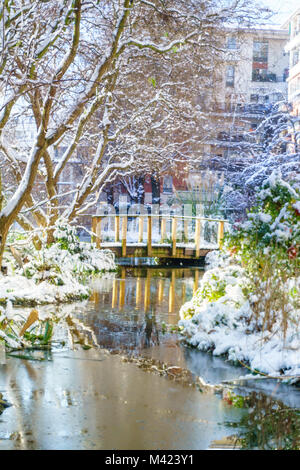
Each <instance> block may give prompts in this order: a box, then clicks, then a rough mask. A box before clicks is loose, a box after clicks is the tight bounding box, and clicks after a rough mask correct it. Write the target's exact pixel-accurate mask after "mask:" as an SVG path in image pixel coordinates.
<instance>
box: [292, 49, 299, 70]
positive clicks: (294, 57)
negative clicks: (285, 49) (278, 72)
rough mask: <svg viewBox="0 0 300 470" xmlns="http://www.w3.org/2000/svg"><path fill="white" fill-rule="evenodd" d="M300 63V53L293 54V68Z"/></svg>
mask: <svg viewBox="0 0 300 470" xmlns="http://www.w3.org/2000/svg"><path fill="white" fill-rule="evenodd" d="M298 62H299V51H296V52H294V53H293V67H294V66H295V65H297V64H298Z"/></svg>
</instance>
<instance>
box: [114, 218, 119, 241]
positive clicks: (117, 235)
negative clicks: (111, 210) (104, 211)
mask: <svg viewBox="0 0 300 470" xmlns="http://www.w3.org/2000/svg"><path fill="white" fill-rule="evenodd" d="M119 241H120V216H118V215H116V216H115V242H116V243H118V242H119Z"/></svg>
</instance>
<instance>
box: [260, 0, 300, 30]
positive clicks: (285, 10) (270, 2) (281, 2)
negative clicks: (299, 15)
mask: <svg viewBox="0 0 300 470" xmlns="http://www.w3.org/2000/svg"><path fill="white" fill-rule="evenodd" d="M263 3H264V4H265V5H267V6H268V7H270V8H272V10H274V11H275V12H276V15H275V16H274V18H272V23H275V24H278V25H282V24H283V23H284V22H285V20H287V19H288V17H289V16H290V15H291V14H292V13H293V11H294V10H296V8H299V7H300V0H263Z"/></svg>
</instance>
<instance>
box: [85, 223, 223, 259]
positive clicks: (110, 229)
mask: <svg viewBox="0 0 300 470" xmlns="http://www.w3.org/2000/svg"><path fill="white" fill-rule="evenodd" d="M225 222H226V221H225V220H221V219H212V218H204V217H187V216H177V215H173V216H166V215H127V214H126V215H111V214H108V215H103V216H98V215H97V216H93V217H92V232H93V234H94V235H93V241H95V242H96V245H97V247H98V248H109V249H110V250H111V251H113V252H114V253H115V255H116V256H117V257H128V258H139V257H142V258H143V257H156V258H174V259H178V258H179V259H197V258H201V257H203V256H205V255H206V254H207V253H208V252H209V251H212V250H216V249H219V247H220V243H221V241H222V239H223V236H224V224H225ZM112 239H113V241H112Z"/></svg>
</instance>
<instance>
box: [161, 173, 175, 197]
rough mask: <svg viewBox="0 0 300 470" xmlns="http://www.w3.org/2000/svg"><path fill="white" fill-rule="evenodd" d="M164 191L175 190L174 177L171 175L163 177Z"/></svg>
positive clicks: (170, 191)
mask: <svg viewBox="0 0 300 470" xmlns="http://www.w3.org/2000/svg"><path fill="white" fill-rule="evenodd" d="M163 192H164V193H172V192H173V178H172V176H170V175H166V176H164V179H163Z"/></svg>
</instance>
